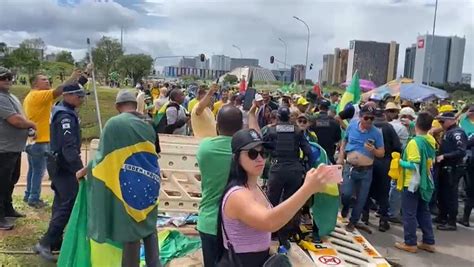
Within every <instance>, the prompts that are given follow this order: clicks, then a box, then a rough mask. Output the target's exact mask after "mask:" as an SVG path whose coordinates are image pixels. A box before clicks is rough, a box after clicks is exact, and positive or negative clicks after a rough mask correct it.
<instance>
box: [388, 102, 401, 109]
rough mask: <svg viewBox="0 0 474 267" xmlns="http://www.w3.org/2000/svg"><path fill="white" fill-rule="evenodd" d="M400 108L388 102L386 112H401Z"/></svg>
mask: <svg viewBox="0 0 474 267" xmlns="http://www.w3.org/2000/svg"><path fill="white" fill-rule="evenodd" d="M400 109H401V108H400V106H398V105H397V104H395V103H393V102H388V103H387V105H386V106H385V110H400Z"/></svg>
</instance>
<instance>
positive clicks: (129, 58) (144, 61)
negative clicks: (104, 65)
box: [116, 54, 153, 83]
mask: <svg viewBox="0 0 474 267" xmlns="http://www.w3.org/2000/svg"><path fill="white" fill-rule="evenodd" d="M116 63H117V69H118V70H119V72H120V74H122V76H123V77H131V78H132V79H133V83H136V82H138V81H139V80H140V79H141V78H143V77H145V76H147V75H148V74H149V73H150V71H151V69H152V64H153V58H152V57H151V56H150V55H145V54H130V55H124V56H121V57H120V58H119V59H118V60H117V62H116Z"/></svg>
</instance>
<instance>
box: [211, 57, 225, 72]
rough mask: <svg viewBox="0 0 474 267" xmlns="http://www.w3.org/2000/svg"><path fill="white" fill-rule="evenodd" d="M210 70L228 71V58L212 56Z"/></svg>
mask: <svg viewBox="0 0 474 267" xmlns="http://www.w3.org/2000/svg"><path fill="white" fill-rule="evenodd" d="M211 69H212V70H225V71H230V57H228V56H224V55H213V56H212V57H211Z"/></svg>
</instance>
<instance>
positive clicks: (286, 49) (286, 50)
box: [278, 38, 288, 68]
mask: <svg viewBox="0 0 474 267" xmlns="http://www.w3.org/2000/svg"><path fill="white" fill-rule="evenodd" d="M278 40H280V42H282V43H283V45H284V46H285V68H286V55H287V53H288V45H287V44H286V42H285V41H284V40H283V39H281V38H278Z"/></svg>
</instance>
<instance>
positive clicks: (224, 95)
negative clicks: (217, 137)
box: [212, 89, 229, 117]
mask: <svg viewBox="0 0 474 267" xmlns="http://www.w3.org/2000/svg"><path fill="white" fill-rule="evenodd" d="M228 103H229V90H227V89H225V90H222V95H221V100H219V101H217V102H216V103H214V107H213V109H212V113H214V116H216V117H217V113H218V112H219V110H220V109H221V108H222V106H223V105H225V104H228Z"/></svg>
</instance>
